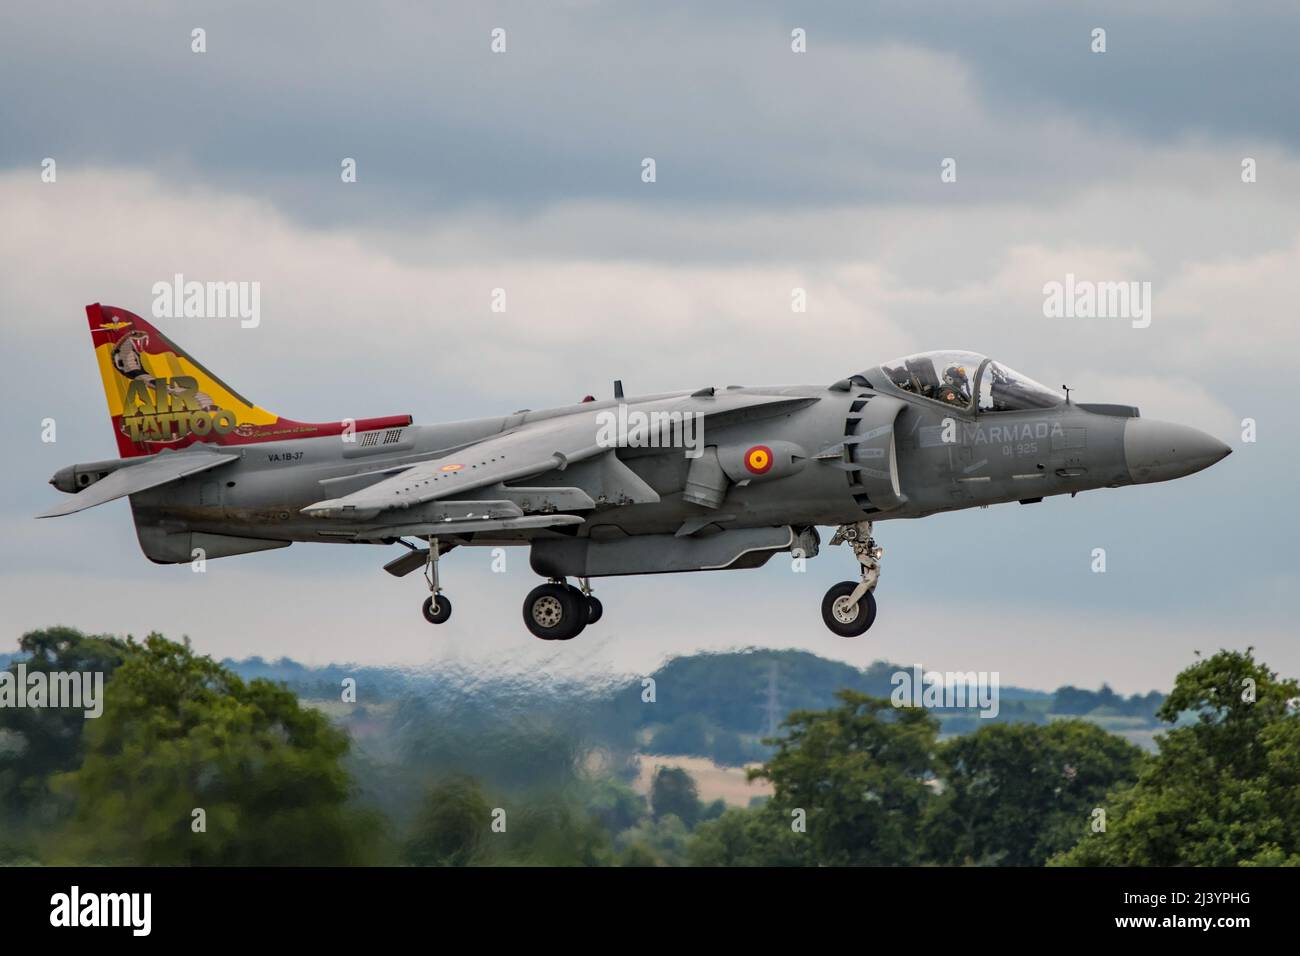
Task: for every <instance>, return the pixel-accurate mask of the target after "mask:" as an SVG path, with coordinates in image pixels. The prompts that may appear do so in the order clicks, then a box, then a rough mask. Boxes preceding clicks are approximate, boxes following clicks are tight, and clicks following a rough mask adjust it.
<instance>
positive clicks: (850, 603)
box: [822, 521, 885, 637]
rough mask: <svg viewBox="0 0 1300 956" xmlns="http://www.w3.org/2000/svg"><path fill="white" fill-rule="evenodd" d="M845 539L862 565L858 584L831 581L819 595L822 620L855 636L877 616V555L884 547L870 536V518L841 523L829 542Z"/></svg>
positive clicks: (843, 540) (831, 627)
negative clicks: (879, 545) (851, 522)
mask: <svg viewBox="0 0 1300 956" xmlns="http://www.w3.org/2000/svg"><path fill="white" fill-rule="evenodd" d="M845 541H847V542H848V543H849V547H851V548H852V549H853V556H854V557H856V558H857V559H858V563H859V564H861V565H862V580H861V581H859V582H858V583H857V584H854V583H853V582H852V581H841V582H840V583H839V584H836V585H833V586H832V587H831V589H830V590H829V591H827V592H826V596H825V597H824V598H822V620H823V621H825V622H826V626H827V627H829V628H830V629H831V630H832V631H834V632H835V633H836V634H838V635H839V636H840V637H857V636H858V635H859V634H863V633H866V631H867V629H868V628H870V627H871V625H872V624H873V623H874V622H875V620H876V596H875V594H874V593H873V592H874V591H875V589H876V582H877V581H879V580H880V559H881V558H882V557H884V555H885V549H884V548H881V547H878V546H877V545H876V542H875V539H874V538H872V537H871V522H870V521H858V522H856V523H855V524H842V525H840V526H839V528H837V529H836V531H835V536H834V537H832V538H831V544H841V543H843V542H845Z"/></svg>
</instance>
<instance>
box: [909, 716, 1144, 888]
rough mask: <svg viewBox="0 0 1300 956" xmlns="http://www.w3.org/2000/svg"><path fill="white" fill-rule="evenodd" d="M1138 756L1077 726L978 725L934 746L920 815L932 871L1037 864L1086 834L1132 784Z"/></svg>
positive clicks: (1091, 728)
mask: <svg viewBox="0 0 1300 956" xmlns="http://www.w3.org/2000/svg"><path fill="white" fill-rule="evenodd" d="M1142 759H1143V754H1142V751H1141V750H1139V749H1138V748H1137V747H1135V746H1133V745H1132V744H1130V743H1128V742H1127V741H1125V740H1124V739H1123V738H1121V737H1117V736H1115V735H1114V734H1110V733H1107V732H1106V731H1104V730H1102V729H1101V728H1100V727H1097V726H1096V725H1095V724H1090V723H1087V722H1085V721H1081V720H1060V721H1055V722H1053V723H1050V724H1047V725H1035V724H985V725H984V726H982V727H981V728H980V729H979V730H977V731H975V732H974V733H972V734H968V735H966V736H963V737H954V738H952V739H950V740H948V741H946V742H944V743H943V744H941V745H940V747H939V760H938V775H939V779H940V783H941V793H940V795H939V797H938V798H937V799H936V800H935V801H934V802H933V803H932V805H931V806H930V808H929V811H928V812H927V815H926V822H925V834H926V847H927V856H928V857H929V859H931V860H933V861H935V862H939V863H980V864H1000V865H1005V866H1041V865H1042V864H1043V863H1044V862H1046V860H1047V858H1048V857H1050V856H1051V855H1052V854H1053V853H1057V852H1060V851H1061V850H1066V849H1069V848H1070V847H1072V846H1074V844H1075V843H1076V842H1077V841H1078V839H1079V837H1080V836H1082V835H1083V834H1084V833H1085V832H1087V824H1088V821H1089V816H1088V814H1089V813H1090V811H1091V810H1092V808H1093V807H1095V806H1097V804H1098V801H1100V800H1101V798H1102V797H1103V796H1104V795H1105V793H1106V792H1107V791H1108V790H1109V789H1110V788H1112V787H1114V786H1116V785H1117V784H1120V783H1131V782H1132V781H1133V780H1135V779H1136V778H1137V773H1138V768H1139V766H1140V765H1141V762H1142Z"/></svg>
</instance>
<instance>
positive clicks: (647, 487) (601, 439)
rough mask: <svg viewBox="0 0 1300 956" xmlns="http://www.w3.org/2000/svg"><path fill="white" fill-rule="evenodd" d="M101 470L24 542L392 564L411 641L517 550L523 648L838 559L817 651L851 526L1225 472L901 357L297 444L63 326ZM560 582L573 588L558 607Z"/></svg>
mask: <svg viewBox="0 0 1300 956" xmlns="http://www.w3.org/2000/svg"><path fill="white" fill-rule="evenodd" d="M86 312H87V315H88V317H89V322H90V331H91V336H92V340H93V343H94V347H95V353H96V359H97V362H98V366H99V369H100V373H101V375H102V377H103V381H104V388H105V394H106V396H107V399H108V405H109V413H110V416H111V419H112V423H113V430H114V434H115V436H116V439H117V442H118V452H119V456H120V457H118V458H116V459H111V460H106V461H96V462H90V463H88V464H80V465H71V466H69V467H67V468H63V469H61V470H60V471H59V472H58V473H56V474H55V476H54V477H53V478H52V479H51V482H50V483H51V484H53V485H54V486H55V487H56V488H57V489H59V490H60V491H64V492H67V493H69V495H70V496H71V497H69V498H68V499H66V501H65V502H64V503H62V504H60V505H59V506H57V507H55V508H52V509H50V510H49V511H47V512H45V514H43V515H41V517H51V516H54V515H64V514H70V513H72V512H76V511H81V510H83V509H85V508H89V507H93V506H95V505H99V504H103V503H105V502H107V501H112V500H113V499H115V498H122V497H128V498H129V499H130V503H131V510H132V512H133V515H134V518H135V526H136V531H137V536H138V538H139V542H140V547H141V549H142V550H143V551H144V553H145V555H146V556H147V557H148V558H149V559H150V560H152V561H155V562H158V563H160V564H179V563H188V562H191V561H194V560H197V559H200V558H202V559H209V558H219V557H225V556H229V555H235V554H246V553H248V552H254V551H264V550H268V549H272V548H284V547H288V546H289V545H290V544H291V543H293V542H295V541H312V542H335V543H345V544H374V545H390V546H397V547H399V548H403V549H404V550H403V552H402V554H401V555H400V556H398V557H397V558H395V559H393V560H391V561H389V562H388V563H387V564H386V565H384V568H385V570H387V571H388V572H389V573H391V574H394V575H398V576H401V575H406V574H410V573H411V572H413V571H418V570H421V569H423V570H424V574H425V579H426V581H427V584H428V588H429V597H428V599H426V600H425V602H424V608H423V612H424V616H425V618H426V619H427V620H428V621H429V622H430V623H433V624H440V623H442V622H444V621H446V620H447V618H448V617H449V616H450V614H451V602H450V601H449V600H448V599H447V597H446V595H444V594H443V593H442V587H441V581H440V578H439V573H438V571H439V563H440V559H441V558H442V556H443V555H445V554H446V553H447V552H448V551H450V550H451V549H453V548H456V547H462V546H467V547H498V546H509V545H520V546H525V547H528V548H529V550H530V562H531V566H532V568H533V570H534V571H535V572H536V573H537V574H538V575H540V576H541V577H542V578H545V579H546V580H545V583H543V584H541V585H539V586H538V587H536V588H534V589H533V590H532V591H531V592H530V593H529V594H528V596H527V597H526V598H525V599H524V606H523V618H524V624H525V625H526V626H527V627H528V629H529V630H530V631H531V632H532V633H533V634H534V635H536V636H537V637H539V638H542V639H543V640H569V639H571V638H573V637H576V636H577V635H578V634H579V633H580V632H581V631H582V630H583V628H585V627H586V626H587V625H588V624H592V623H595V621H597V620H598V619H599V618H600V616H601V611H602V609H601V604H600V602H599V600H597V598H596V597H595V596H594V595H593V594H592V591H591V584H590V582H591V579H592V578H599V577H604V576H608V575H623V574H662V573H667V572H675V571H709V570H725V569H736V568H754V567H758V566H760V565H762V564H764V563H765V562H767V561H768V559H770V558H771V557H772V556H773V555H774V554H777V553H780V552H792V553H794V554H796V555H800V556H803V557H805V558H811V557H813V556H815V555H816V554H817V551H818V546H819V543H820V538H819V535H818V532H817V528H818V527H834V528H835V529H836V530H835V532H834V536H833V537H832V538H831V541H830V543H831V544H840V543H844V544H848V545H849V546H850V548H851V549H852V551H853V554H854V555H855V557H856V558H857V562H858V565H859V573H860V576H859V580H857V581H844V582H842V583H840V584H836V585H835V586H834V587H832V588H831V589H830V590H829V591H828V592H827V593H826V596H825V598H824V599H823V601H822V617H823V620H824V621H825V623H826V625H827V627H829V628H830V629H831V630H832V631H833V632H834V633H836V634H839V635H841V636H844V637H852V636H856V635H859V634H862V633H863V632H865V631H866V630H867V629H868V628H870V627H871V625H872V622H873V621H874V620H875V616H876V598H875V589H876V584H877V581H878V579H879V575H880V561H881V557H882V555H883V550H882V549H881V548H880V547H879V546H878V545H877V544H876V541H875V538H874V536H873V528H874V524H875V522H877V521H881V520H884V519H887V518H921V517H925V516H927V515H932V514H936V513H938V512H941V511H954V510H957V509H960V508H975V507H982V506H985V505H990V504H998V503H1003V502H1020V503H1021V504H1031V503H1034V502H1038V501H1042V500H1043V498H1045V497H1047V496H1048V495H1064V494H1069V495H1074V494H1077V493H1078V492H1080V491H1088V490H1091V489H1094V488H1116V487H1119V486H1121V485H1131V484H1142V483H1146V482H1154V481H1167V480H1169V479H1171V478H1179V477H1182V476H1184V475H1190V474H1192V473H1193V472H1197V471H1200V470H1201V469H1203V468H1207V467H1208V466H1210V465H1212V464H1214V463H1215V462H1217V461H1219V460H1220V459H1221V458H1223V457H1224V456H1226V455H1227V454H1228V453H1229V450H1230V449H1229V448H1228V446H1226V445H1225V444H1223V443H1222V442H1220V441H1218V440H1216V439H1214V438H1212V437H1210V436H1209V435H1207V434H1205V433H1203V432H1200V431H1197V430H1196V429H1194V428H1189V427H1187V426H1185V425H1175V424H1170V423H1167V422H1159V421H1150V420H1147V419H1143V418H1140V417H1139V416H1138V410H1137V409H1136V408H1134V407H1132V406H1129V405H1094V404H1078V403H1074V402H1072V401H1070V397H1069V392H1068V391H1065V392H1064V393H1063V394H1062V393H1058V392H1055V391H1052V390H1051V389H1048V388H1045V387H1043V386H1042V385H1039V384H1038V383H1037V382H1035V381H1033V380H1032V379H1030V378H1027V377H1026V376H1024V375H1021V374H1020V373H1018V372H1016V371H1013V370H1012V369H1010V368H1008V367H1007V366H1005V365H1003V364H1001V363H1000V362H996V361H994V360H992V359H989V358H985V357H984V356H981V355H977V354H975V353H972V352H958V351H946V352H925V353H922V354H918V355H911V356H908V357H906V358H901V359H897V360H895V361H889V362H884V363H883V364H880V365H877V366H874V367H872V368H869V369H866V370H865V371H862V372H858V373H856V374H851V375H849V376H848V377H846V378H843V379H840V380H839V381H837V382H832V383H830V384H826V385H798V386H766V387H753V388H744V387H740V386H727V387H725V388H715V387H712V386H710V387H707V388H701V389H698V390H696V391H682V392H664V393H659V394H653V395H642V396H637V397H626V398H625V397H624V396H623V394H622V387H621V385H619V383H617V382H616V383H615V387H614V397H613V398H610V399H606V400H600V401H598V400H595V399H593V398H591V397H590V396H588V397H587V399H585V400H584V401H582V402H580V403H577V404H573V405H565V406H561V407H558V408H550V409H544V410H541V411H530V410H527V409H525V410H523V411H518V412H515V413H513V414H510V415H498V416H494V417H490V418H480V419H473V420H470V421H460V422H452V423H448V424H443V425H414V424H412V422H411V418H410V416H409V415H402V416H394V417H390V418H375V419H358V420H353V419H346V420H344V421H340V422H328V423H308V422H298V421H294V420H291V419H286V418H281V417H279V416H277V415H275V414H273V413H270V412H267V411H266V410H264V409H262V408H259V407H258V406H256V405H253V404H252V403H251V402H249V401H248V400H246V399H245V398H243V397H242V396H241V395H240V394H239V393H238V392H236V391H234V390H233V389H232V388H230V386H228V385H227V384H226V383H225V382H223V381H222V380H221V379H219V378H217V377H216V376H215V375H213V374H212V373H211V372H209V371H208V370H207V369H206V368H204V367H203V366H202V365H200V364H199V363H198V362H197V361H195V360H194V359H193V358H192V357H191V356H190V355H189V354H188V353H187V352H185V351H184V350H183V349H181V348H180V347H178V346H177V345H175V344H174V343H172V342H171V341H170V340H169V339H168V338H167V337H165V336H164V335H163V334H162V333H161V332H159V331H158V330H157V329H155V328H154V327H153V326H151V325H150V324H149V323H147V322H146V321H145V320H143V319H141V318H140V317H139V316H136V315H133V314H132V313H130V312H127V311H125V310H123V309H117V308H113V307H110V306H101V305H98V304H96V305H91V306H88V307H87V309H86ZM570 580H575V581H577V582H578V585H577V586H575V585H572V584H569V583H568V582H569V581H570Z"/></svg>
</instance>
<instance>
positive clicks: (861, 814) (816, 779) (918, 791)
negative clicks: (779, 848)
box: [749, 690, 939, 866]
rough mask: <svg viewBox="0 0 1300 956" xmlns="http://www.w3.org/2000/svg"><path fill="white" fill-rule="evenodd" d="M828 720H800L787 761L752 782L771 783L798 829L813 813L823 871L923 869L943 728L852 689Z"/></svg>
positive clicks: (814, 857) (812, 850) (779, 806)
mask: <svg viewBox="0 0 1300 956" xmlns="http://www.w3.org/2000/svg"><path fill="white" fill-rule="evenodd" d="M836 696H837V697H838V698H839V699H840V700H841V701H842V702H843V703H842V704H841V705H840V706H839V707H835V708H833V709H831V710H825V711H795V712H794V713H792V714H791V715H790V716H789V717H788V718H787V719H786V721H785V726H786V727H787V728H788V729H789V733H788V735H787V736H785V737H783V738H781V739H780V740H777V741H771V742H772V743H775V744H776V745H777V752H776V754H775V755H773V757H772V759H771V760H769V761H768V762H767V763H766V764H765V765H764V766H763V767H762V768H760V769H756V770H751V771H750V772H749V773H750V777H751V779H753V778H761V779H766V780H770V781H771V782H772V785H773V787H774V789H775V793H774V795H773V797H772V800H771V802H770V803H769V804H768V807H770V808H771V810H772V812H775V813H776V814H777V816H778V817H779V818H780V819H781V820H782V821H785V822H786V825H787V826H788V825H789V822H790V821H791V820H792V819H793V818H794V817H795V816H796V814H797V812H798V811H803V812H804V813H806V821H807V833H806V835H805V837H806V840H807V843H808V847H809V852H807V854H806V857H807V858H808V859H809V860H810V861H811V862H814V863H818V864H823V865H829V866H845V865H866V866H888V865H904V864H913V863H917V862H919V861H920V824H921V818H922V814H923V813H924V811H925V809H926V806H927V804H928V803H929V801H930V799H931V792H930V788H929V787H928V786H927V783H926V780H927V777H928V776H929V775H930V773H931V768H932V767H933V765H934V756H935V746H936V744H935V738H936V734H937V733H938V726H939V725H938V721H936V720H935V719H934V718H933V717H931V716H930V715H929V714H927V713H926V712H925V711H924V710H922V709H920V708H911V707H902V708H896V707H894V706H892V705H891V704H890V702H889V701H888V700H883V699H880V698H876V697H868V696H867V695H865V694H861V693H858V692H857V691H850V690H844V691H840V692H838V693H837V695H836Z"/></svg>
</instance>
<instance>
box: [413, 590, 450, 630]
mask: <svg viewBox="0 0 1300 956" xmlns="http://www.w3.org/2000/svg"><path fill="white" fill-rule="evenodd" d="M420 610H422V611H423V612H424V619H425V620H426V621H428V622H429V623H430V624H442V623H443V622H444V621H446V620H447V618H449V617H451V601H449V600H447V598H446V597H445V596H444V595H442V594H437V595H434V596H433V597H429V598H425V601H424V607H422V608H421V609H420Z"/></svg>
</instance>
